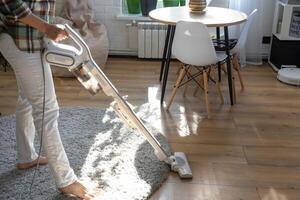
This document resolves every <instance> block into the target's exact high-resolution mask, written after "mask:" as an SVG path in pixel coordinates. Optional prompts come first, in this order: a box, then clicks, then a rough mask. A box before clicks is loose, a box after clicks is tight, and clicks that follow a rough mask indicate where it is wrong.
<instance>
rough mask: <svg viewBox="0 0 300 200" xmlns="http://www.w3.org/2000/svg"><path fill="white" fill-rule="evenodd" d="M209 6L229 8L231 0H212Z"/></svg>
mask: <svg viewBox="0 0 300 200" xmlns="http://www.w3.org/2000/svg"><path fill="white" fill-rule="evenodd" d="M208 6H212V7H221V8H229V0H210V1H208Z"/></svg>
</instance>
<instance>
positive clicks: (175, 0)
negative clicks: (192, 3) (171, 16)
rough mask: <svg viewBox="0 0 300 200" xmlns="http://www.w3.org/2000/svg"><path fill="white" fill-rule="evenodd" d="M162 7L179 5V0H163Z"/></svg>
mask: <svg viewBox="0 0 300 200" xmlns="http://www.w3.org/2000/svg"><path fill="white" fill-rule="evenodd" d="M163 4H164V7H176V6H179V0H163Z"/></svg>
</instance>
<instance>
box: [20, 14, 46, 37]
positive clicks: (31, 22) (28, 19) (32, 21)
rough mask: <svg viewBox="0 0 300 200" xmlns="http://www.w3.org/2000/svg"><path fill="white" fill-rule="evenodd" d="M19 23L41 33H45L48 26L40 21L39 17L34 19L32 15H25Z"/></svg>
mask: <svg viewBox="0 0 300 200" xmlns="http://www.w3.org/2000/svg"><path fill="white" fill-rule="evenodd" d="M19 21H21V22H23V23H24V24H27V25H29V26H32V27H34V28H36V29H37V30H39V31H40V32H42V33H46V31H47V27H48V25H49V24H48V23H47V22H46V21H44V20H42V19H41V18H39V17H36V16H35V15H33V14H30V15H27V16H26V17H23V18H21V19H20V20H19Z"/></svg>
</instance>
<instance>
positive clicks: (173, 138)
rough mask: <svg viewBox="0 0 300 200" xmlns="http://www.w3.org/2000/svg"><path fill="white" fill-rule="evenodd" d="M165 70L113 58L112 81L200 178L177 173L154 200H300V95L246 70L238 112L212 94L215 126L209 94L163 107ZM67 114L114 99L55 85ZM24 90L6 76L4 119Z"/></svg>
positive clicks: (0, 80) (0, 101) (1, 91)
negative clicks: (161, 72)
mask: <svg viewBox="0 0 300 200" xmlns="http://www.w3.org/2000/svg"><path fill="white" fill-rule="evenodd" d="M178 67H179V63H176V62H174V63H172V67H171V71H170V77H169V84H168V88H167V93H166V96H167V97H168V95H170V92H171V90H172V84H174V82H175V79H176V71H177V69H178ZM159 70H160V62H158V61H143V60H138V59H128V58H109V60H108V63H107V65H106V68H105V72H106V74H107V76H108V77H109V78H110V79H111V81H112V82H113V83H114V84H115V85H116V87H117V88H118V89H119V91H120V92H121V93H122V94H123V95H125V94H128V95H129V98H128V101H129V102H130V103H132V104H133V105H135V106H145V107H146V108H147V109H149V111H151V115H149V116H145V117H144V119H146V120H147V121H149V122H151V123H152V124H153V126H154V127H155V128H157V129H158V130H159V131H161V132H162V133H163V134H164V135H165V136H166V137H167V139H168V141H169V142H170V144H171V146H172V148H173V150H174V151H184V152H186V153H187V156H188V158H189V160H190V164H191V167H192V170H193V172H194V178H193V180H189V181H182V180H180V179H179V178H178V176H177V175H176V174H173V173H171V174H170V176H169V178H168V180H167V181H166V183H165V184H164V185H163V186H162V187H161V188H160V189H159V190H158V191H157V192H156V193H155V194H154V195H153V196H152V198H151V199H153V200H158V199H160V200H194V199H195V200H196V199H197V200H298V199H300V90H299V88H297V87H293V86H287V85H283V84H281V83H280V82H278V81H277V80H276V74H275V73H274V72H273V71H272V70H271V68H270V67H269V66H268V65H267V64H265V65H264V66H259V67H258V66H247V67H246V68H245V69H243V70H242V71H243V76H244V79H245V85H246V90H245V91H244V92H240V90H239V89H240V87H239V82H238V81H236V88H237V91H238V92H237V104H236V105H235V106H230V105H229V98H228V89H227V87H226V85H227V84H226V81H225V80H226V79H224V82H223V83H222V92H223V95H224V97H225V104H224V105H220V103H219V99H218V97H217V95H216V93H215V91H214V88H213V86H210V90H211V92H210V102H211V110H212V118H211V119H207V118H206V115H205V107H204V98H203V92H200V93H199V94H198V96H197V97H193V95H192V93H193V89H194V86H193V84H190V86H189V88H188V95H187V96H186V97H183V95H182V91H183V88H182V89H180V92H179V93H178V94H177V96H176V97H175V100H174V103H173V105H172V108H171V110H170V112H169V113H168V112H166V111H165V110H164V108H161V107H160V103H159V98H160V83H159V82H158V76H159ZM55 84H56V91H57V96H58V101H59V104H60V106H95V107H102V108H106V107H107V106H108V103H109V102H110V98H107V97H105V96H104V95H103V94H100V95H98V96H97V97H91V96H90V95H89V93H88V92H87V91H85V90H84V89H83V88H82V87H81V86H80V85H79V83H78V82H77V81H76V80H75V79H61V78H55ZM16 97H17V87H16V81H15V78H14V75H13V73H12V72H6V73H4V72H0V111H1V112H2V113H3V114H11V113H13V112H14V109H15V103H16Z"/></svg>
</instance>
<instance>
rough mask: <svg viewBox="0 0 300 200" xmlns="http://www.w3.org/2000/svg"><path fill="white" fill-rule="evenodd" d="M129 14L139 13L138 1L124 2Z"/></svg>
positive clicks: (127, 0)
mask: <svg viewBox="0 0 300 200" xmlns="http://www.w3.org/2000/svg"><path fill="white" fill-rule="evenodd" d="M126 2H127V8H128V13H129V14H139V13H140V12H141V4H140V0H126Z"/></svg>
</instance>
